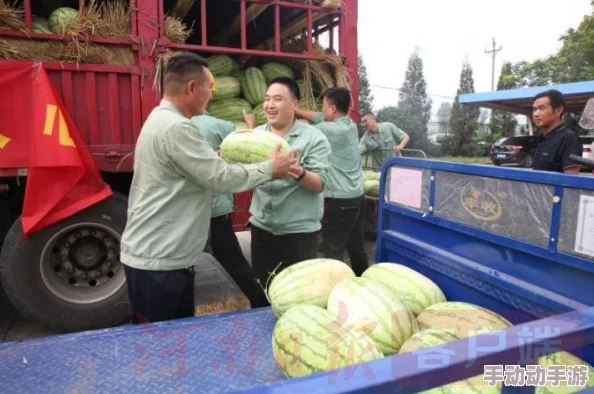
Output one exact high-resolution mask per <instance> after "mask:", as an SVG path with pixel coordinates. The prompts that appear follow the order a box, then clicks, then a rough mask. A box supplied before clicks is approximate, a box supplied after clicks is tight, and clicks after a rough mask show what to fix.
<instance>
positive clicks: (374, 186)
mask: <svg viewBox="0 0 594 394" xmlns="http://www.w3.org/2000/svg"><path fill="white" fill-rule="evenodd" d="M379 187H380V183H379V181H376V180H373V179H367V180H364V181H363V190H364V191H365V194H366V195H368V196H371V197H377V196H379Z"/></svg>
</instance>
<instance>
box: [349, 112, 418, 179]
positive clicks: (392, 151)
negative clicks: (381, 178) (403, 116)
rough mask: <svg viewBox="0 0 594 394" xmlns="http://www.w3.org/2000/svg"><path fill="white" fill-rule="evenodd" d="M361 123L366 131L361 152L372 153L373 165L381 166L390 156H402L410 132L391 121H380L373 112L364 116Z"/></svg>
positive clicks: (361, 143) (362, 138)
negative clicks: (407, 132)
mask: <svg viewBox="0 0 594 394" xmlns="http://www.w3.org/2000/svg"><path fill="white" fill-rule="evenodd" d="M361 124H362V125H363V128H364V129H365V130H366V132H365V134H364V135H363V137H361V141H360V142H359V152H360V154H361V155H363V154H365V153H370V154H371V162H372V164H371V165H372V166H373V167H376V168H381V167H382V166H383V165H384V163H385V162H386V161H387V160H388V159H389V158H391V157H394V156H402V154H401V152H402V149H404V148H405V147H406V145H407V144H408V141H410V137H409V136H408V134H406V133H405V132H404V131H402V130H400V128H398V127H397V126H396V125H394V124H392V123H390V122H382V123H378V122H377V119H376V117H375V115H374V114H372V113H371V112H369V113H367V114H365V115H364V116H363V118H362V119H361Z"/></svg>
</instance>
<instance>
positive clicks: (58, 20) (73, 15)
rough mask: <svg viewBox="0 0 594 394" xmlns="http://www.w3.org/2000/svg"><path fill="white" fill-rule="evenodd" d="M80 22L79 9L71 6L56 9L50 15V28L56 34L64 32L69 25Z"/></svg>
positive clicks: (72, 25)
mask: <svg viewBox="0 0 594 394" xmlns="http://www.w3.org/2000/svg"><path fill="white" fill-rule="evenodd" d="M77 24H78V11H77V10H75V9H74V8H70V7H60V8H57V9H55V10H54V11H53V12H52V13H51V14H50V16H49V27H50V30H51V31H52V32H54V33H56V34H63V33H65V32H66V29H67V28H68V27H74V26H76V25H77Z"/></svg>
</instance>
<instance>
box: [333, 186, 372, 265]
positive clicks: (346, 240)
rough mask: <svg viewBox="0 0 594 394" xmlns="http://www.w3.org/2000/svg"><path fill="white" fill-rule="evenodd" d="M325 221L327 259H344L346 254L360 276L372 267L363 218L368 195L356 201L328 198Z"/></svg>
mask: <svg viewBox="0 0 594 394" xmlns="http://www.w3.org/2000/svg"><path fill="white" fill-rule="evenodd" d="M326 202H327V205H326V209H325V210H324V219H323V221H322V251H323V254H324V257H325V258H328V259H335V260H340V261H342V260H343V256H344V252H345V250H346V251H347V253H348V255H349V259H350V260H351V267H352V268H353V271H354V272H355V274H356V275H357V276H361V274H363V272H364V271H365V270H366V269H367V268H368V267H369V262H368V259H367V252H366V251H365V239H364V237H363V218H364V216H365V196H361V197H357V198H328V199H327V200H326Z"/></svg>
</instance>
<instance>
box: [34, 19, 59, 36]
mask: <svg viewBox="0 0 594 394" xmlns="http://www.w3.org/2000/svg"><path fill="white" fill-rule="evenodd" d="M31 21H32V24H31V28H32V29H33V31H34V32H35V33H41V34H54V32H53V31H52V29H50V24H49V19H48V18H43V17H41V16H33V17H32V20H31Z"/></svg>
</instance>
